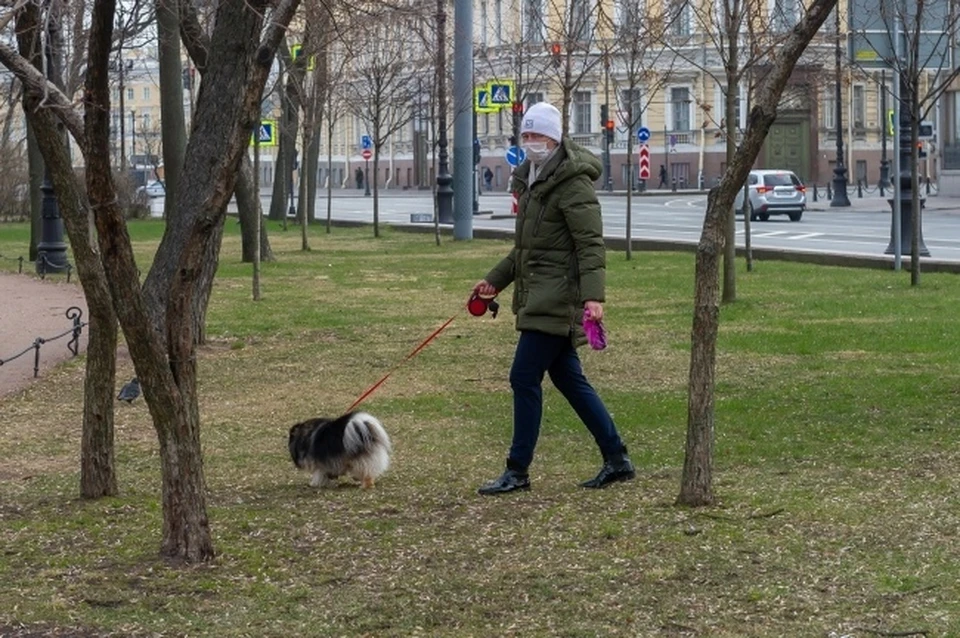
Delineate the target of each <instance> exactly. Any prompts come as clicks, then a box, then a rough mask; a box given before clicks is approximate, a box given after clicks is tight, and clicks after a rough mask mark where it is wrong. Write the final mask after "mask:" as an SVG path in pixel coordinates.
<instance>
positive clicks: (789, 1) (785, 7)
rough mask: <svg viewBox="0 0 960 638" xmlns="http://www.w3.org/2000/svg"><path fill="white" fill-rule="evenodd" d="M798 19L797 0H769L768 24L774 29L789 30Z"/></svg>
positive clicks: (798, 5)
mask: <svg viewBox="0 0 960 638" xmlns="http://www.w3.org/2000/svg"><path fill="white" fill-rule="evenodd" d="M799 20H800V3H799V1H798V0H770V24H771V26H772V27H773V30H774V31H789V30H791V29H792V28H793V27H795V26H797V22H798V21H799Z"/></svg>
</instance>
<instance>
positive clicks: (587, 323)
mask: <svg viewBox="0 0 960 638" xmlns="http://www.w3.org/2000/svg"><path fill="white" fill-rule="evenodd" d="M583 331H584V332H585V333H586V335H587V343H589V344H590V347H591V348H593V349H594V350H603V349H604V348H606V347H607V333H606V330H604V329H603V322H602V321H594V320H593V319H591V318H590V311H589V310H584V311H583Z"/></svg>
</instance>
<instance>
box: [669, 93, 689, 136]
mask: <svg viewBox="0 0 960 638" xmlns="http://www.w3.org/2000/svg"><path fill="white" fill-rule="evenodd" d="M670 114H671V115H672V116H673V122H672V124H673V127H672V128H671V130H673V131H689V130H690V89H688V88H687V87H685V86H677V87H673V88H672V89H670Z"/></svg>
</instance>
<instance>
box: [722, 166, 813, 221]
mask: <svg viewBox="0 0 960 638" xmlns="http://www.w3.org/2000/svg"><path fill="white" fill-rule="evenodd" d="M744 190H746V191H749V192H750V197H749V198H747V203H746V208H747V209H748V210H749V211H750V220H751V221H755V220H760V221H762V222H765V221H767V220H768V219H770V215H788V216H789V217H790V221H792V222H798V221H800V218H801V217H803V211H804V210H806V208H807V193H806V190H807V189H806V187H805V186H804V185H803V182H801V181H800V178H799V177H797V175H796V174H795V173H793V172H791V171H776V170H756V171H750V177H749V178H748V179H747V187H746V188H745V189H742V190H741V191H740V192H739V193H737V198H736V200H734V208H736V211H737V214H738V215H742V214H745V213H746V211H745V210H744V201H743V200H744V197H743V194H744Z"/></svg>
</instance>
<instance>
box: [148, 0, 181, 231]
mask: <svg viewBox="0 0 960 638" xmlns="http://www.w3.org/2000/svg"><path fill="white" fill-rule="evenodd" d="M178 2H179V0H157V1H156V5H155V7H156V9H155V10H156V15H157V40H158V49H157V50H158V57H159V65H160V117H161V123H160V126H161V129H160V135H161V137H162V139H163V167H164V189H165V191H166V195H167V196H166V198H164V200H163V215H164V217H165V218H166V220H167V222H168V223H169V222H170V221H171V220H172V219H173V218H174V217H175V216H176V215H177V207H176V206H175V204H176V201H177V197H176V196H177V191H179V190H180V174H181V172H182V171H183V159H184V155H185V154H186V149H187V125H186V121H185V117H184V114H183V66H182V63H181V62H180V30H179V29H180V18H179V11H178V7H177V5H178Z"/></svg>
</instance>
